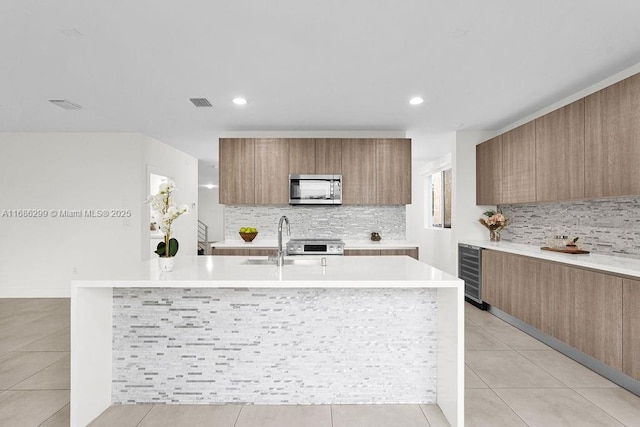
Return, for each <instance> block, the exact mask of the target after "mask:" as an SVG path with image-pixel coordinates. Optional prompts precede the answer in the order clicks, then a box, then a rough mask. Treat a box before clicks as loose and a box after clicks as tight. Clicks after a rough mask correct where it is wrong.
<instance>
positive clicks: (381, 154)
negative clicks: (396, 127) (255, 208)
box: [219, 138, 411, 205]
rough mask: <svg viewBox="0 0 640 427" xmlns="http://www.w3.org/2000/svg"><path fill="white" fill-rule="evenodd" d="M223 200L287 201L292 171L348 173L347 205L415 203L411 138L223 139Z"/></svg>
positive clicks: (344, 175) (345, 182)
mask: <svg viewBox="0 0 640 427" xmlns="http://www.w3.org/2000/svg"><path fill="white" fill-rule="evenodd" d="M219 154H220V156H219V159H220V203H222V204H227V205H286V204H288V203H289V180H288V178H289V174H321V175H336V174H337V175H339V174H342V202H343V204H345V205H402V204H409V203H411V140H410V139H370V138H369V139H367V138H362V139H339V138H327V139H309V138H306V139H305V138H288V139H285V138H254V139H242V138H222V139H220V153H219Z"/></svg>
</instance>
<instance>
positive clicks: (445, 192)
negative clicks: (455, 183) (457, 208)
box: [427, 168, 451, 228]
mask: <svg viewBox="0 0 640 427" xmlns="http://www.w3.org/2000/svg"><path fill="white" fill-rule="evenodd" d="M427 181H428V182H427V203H428V206H427V224H428V226H429V227H435V228H451V168H449V169H445V170H441V171H438V172H436V173H432V174H430V175H428V180H427Z"/></svg>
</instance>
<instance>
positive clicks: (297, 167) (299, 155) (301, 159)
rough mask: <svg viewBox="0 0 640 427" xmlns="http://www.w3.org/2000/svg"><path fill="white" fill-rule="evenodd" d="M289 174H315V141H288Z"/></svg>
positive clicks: (302, 139) (306, 139) (301, 139)
mask: <svg viewBox="0 0 640 427" xmlns="http://www.w3.org/2000/svg"><path fill="white" fill-rule="evenodd" d="M289 173H290V174H298V175H303V174H307V175H308V174H315V173H316V141H315V140H313V139H308V138H300V139H290V140H289Z"/></svg>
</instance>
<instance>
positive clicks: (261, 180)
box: [255, 138, 289, 205]
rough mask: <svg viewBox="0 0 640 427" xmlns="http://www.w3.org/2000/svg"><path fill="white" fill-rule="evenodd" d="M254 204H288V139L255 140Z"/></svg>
mask: <svg viewBox="0 0 640 427" xmlns="http://www.w3.org/2000/svg"><path fill="white" fill-rule="evenodd" d="M255 204H256V205H287V204H289V140H287V139H269V138H264V139H263V138H261V139H256V140H255Z"/></svg>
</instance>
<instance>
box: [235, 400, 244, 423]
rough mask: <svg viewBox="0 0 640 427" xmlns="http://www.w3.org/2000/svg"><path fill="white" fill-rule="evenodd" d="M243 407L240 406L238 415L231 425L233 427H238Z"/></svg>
mask: <svg viewBox="0 0 640 427" xmlns="http://www.w3.org/2000/svg"><path fill="white" fill-rule="evenodd" d="M244 407H245V405H240V410H239V411H238V415H237V416H236V420H235V421H234V423H233V427H236V426H237V425H238V421H239V420H240V414H242V410H243V409H244Z"/></svg>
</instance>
